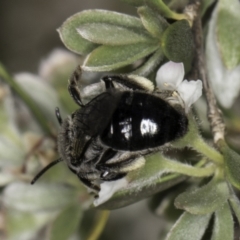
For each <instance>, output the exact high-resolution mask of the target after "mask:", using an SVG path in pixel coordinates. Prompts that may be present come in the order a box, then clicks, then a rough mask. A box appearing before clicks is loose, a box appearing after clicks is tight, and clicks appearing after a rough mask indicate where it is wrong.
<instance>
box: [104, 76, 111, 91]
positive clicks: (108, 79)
mask: <svg viewBox="0 0 240 240" xmlns="http://www.w3.org/2000/svg"><path fill="white" fill-rule="evenodd" d="M102 80H103V81H104V83H105V88H106V89H113V88H114V85H113V78H112V77H111V76H105V77H103V78H102Z"/></svg>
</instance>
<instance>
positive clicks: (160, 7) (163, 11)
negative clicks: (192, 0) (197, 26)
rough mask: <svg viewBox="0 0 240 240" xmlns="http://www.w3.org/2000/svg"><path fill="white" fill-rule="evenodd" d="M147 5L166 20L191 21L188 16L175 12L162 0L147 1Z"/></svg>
mask: <svg viewBox="0 0 240 240" xmlns="http://www.w3.org/2000/svg"><path fill="white" fill-rule="evenodd" d="M146 4H147V5H149V7H151V8H152V9H154V10H156V11H158V13H160V15H162V16H164V17H166V18H171V19H174V20H182V19H186V20H189V19H188V16H187V15H186V14H184V13H176V12H173V11H172V10H171V9H170V8H169V7H168V6H167V5H166V4H165V3H164V2H163V1H162V0H148V1H146Z"/></svg>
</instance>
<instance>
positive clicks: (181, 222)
mask: <svg viewBox="0 0 240 240" xmlns="http://www.w3.org/2000/svg"><path fill="white" fill-rule="evenodd" d="M210 218H211V214H206V215H193V214H190V213H188V212H185V213H183V214H182V216H181V217H180V218H179V219H178V221H177V222H176V223H175V224H174V226H173V227H172V229H171V230H170V232H169V233H168V235H167V238H166V240H193V239H194V240H201V239H202V236H203V234H204V232H205V231H206V229H207V227H208V223H209V220H210Z"/></svg>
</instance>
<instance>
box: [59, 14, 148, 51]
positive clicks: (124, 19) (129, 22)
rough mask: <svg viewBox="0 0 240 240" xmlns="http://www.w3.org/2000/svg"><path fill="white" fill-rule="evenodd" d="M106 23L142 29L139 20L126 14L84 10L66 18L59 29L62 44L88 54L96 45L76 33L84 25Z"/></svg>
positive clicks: (137, 29) (135, 29) (136, 29)
mask: <svg viewBox="0 0 240 240" xmlns="http://www.w3.org/2000/svg"><path fill="white" fill-rule="evenodd" d="M90 23H106V24H112V25H115V26H119V27H125V28H128V29H133V30H134V31H137V32H139V31H140V32H141V31H142V29H143V27H142V24H141V21H140V19H138V18H136V17H132V16H129V15H126V14H121V13H117V12H111V11H106V10H86V11H82V12H80V13H77V14H75V15H73V16H71V17H70V18H68V19H67V20H66V21H65V22H64V23H63V25H62V26H61V28H60V29H59V33H60V37H61V39H62V41H63V43H64V44H65V45H66V47H68V48H69V49H70V50H72V51H74V52H77V53H80V54H88V53H90V52H91V51H92V50H93V49H94V48H96V47H97V46H98V45H97V44H95V43H92V42H90V41H88V40H86V39H84V38H83V37H82V36H81V35H80V34H79V33H78V31H77V29H78V28H80V27H81V26H82V25H84V24H90Z"/></svg>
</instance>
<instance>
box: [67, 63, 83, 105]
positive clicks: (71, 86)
mask: <svg viewBox="0 0 240 240" xmlns="http://www.w3.org/2000/svg"><path fill="white" fill-rule="evenodd" d="M81 75H82V69H81V67H80V66H78V67H77V68H76V70H75V71H74V72H73V74H72V76H71V77H70V79H69V81H68V91H69V93H70V95H71V97H72V98H73V100H74V101H75V103H76V104H78V105H79V106H81V107H83V106H84V104H83V103H82V100H81V96H80V90H79V88H78V84H77V82H79V80H80V78H81Z"/></svg>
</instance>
